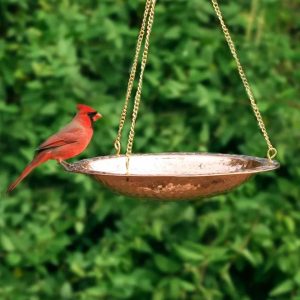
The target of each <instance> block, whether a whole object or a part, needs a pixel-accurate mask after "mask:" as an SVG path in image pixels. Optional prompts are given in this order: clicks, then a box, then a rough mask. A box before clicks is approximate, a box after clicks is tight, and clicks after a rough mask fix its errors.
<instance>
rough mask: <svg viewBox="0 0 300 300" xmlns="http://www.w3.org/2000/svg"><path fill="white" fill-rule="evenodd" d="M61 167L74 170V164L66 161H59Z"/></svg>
mask: <svg viewBox="0 0 300 300" xmlns="http://www.w3.org/2000/svg"><path fill="white" fill-rule="evenodd" d="M57 162H58V163H59V164H60V165H62V166H63V167H64V168H65V169H67V170H69V169H71V168H72V164H70V163H68V162H66V161H64V160H58V161H57Z"/></svg>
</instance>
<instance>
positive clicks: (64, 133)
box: [36, 126, 82, 152]
mask: <svg viewBox="0 0 300 300" xmlns="http://www.w3.org/2000/svg"><path fill="white" fill-rule="evenodd" d="M81 133H82V128H80V127H77V128H76V127H75V128H74V127H73V126H72V127H71V126H66V127H65V128H63V129H62V130H60V131H59V132H57V133H56V134H54V135H52V136H50V137H49V138H48V139H47V140H46V141H45V142H43V143H42V144H41V145H39V146H38V148H37V149H36V151H38V152H41V151H44V150H49V149H53V148H57V147H61V146H64V145H68V144H74V143H77V142H78V136H80V134H81Z"/></svg>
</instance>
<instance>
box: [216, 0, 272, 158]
mask: <svg viewBox="0 0 300 300" xmlns="http://www.w3.org/2000/svg"><path fill="white" fill-rule="evenodd" d="M211 2H212V5H213V8H214V10H215V12H216V15H217V17H218V19H219V21H220V24H221V28H222V30H223V33H224V36H225V39H226V41H227V44H228V46H229V49H230V52H231V54H232V56H233V58H234V60H235V62H236V65H237V69H238V72H239V75H240V77H241V79H242V82H243V85H244V87H245V90H246V93H247V95H248V97H249V100H250V103H251V106H252V109H253V112H254V115H255V117H256V120H257V123H258V126H259V128H260V129H261V132H262V134H263V136H264V139H265V141H266V143H267V145H268V152H267V157H268V159H269V160H272V159H273V158H274V157H275V156H276V155H277V150H276V148H275V147H273V145H272V143H271V141H270V138H269V135H268V133H267V129H266V126H265V124H264V121H263V119H262V116H261V114H260V111H259V108H258V106H257V104H256V101H255V98H254V95H253V92H252V90H251V87H250V84H249V82H248V79H247V77H246V74H245V72H244V69H243V67H242V64H241V62H240V59H239V57H238V55H237V51H236V48H235V45H234V43H233V40H232V38H231V35H230V33H229V30H228V28H227V26H226V24H225V22H224V19H223V15H222V13H221V10H220V7H219V4H218V1H217V0H211Z"/></svg>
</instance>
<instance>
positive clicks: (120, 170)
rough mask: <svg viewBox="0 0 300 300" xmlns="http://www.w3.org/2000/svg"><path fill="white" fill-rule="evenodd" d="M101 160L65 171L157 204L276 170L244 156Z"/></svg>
mask: <svg viewBox="0 0 300 300" xmlns="http://www.w3.org/2000/svg"><path fill="white" fill-rule="evenodd" d="M125 161H126V157H125V156H124V155H121V156H100V157H95V158H91V159H85V160H81V161H78V162H76V163H74V164H71V165H69V166H65V169H66V170H67V171H69V172H75V173H83V174H88V175H92V176H94V177H95V178H96V180H98V181H99V182H101V183H102V184H103V185H104V186H106V187H108V188H110V189H111V190H113V191H116V192H118V193H120V194H123V195H127V196H131V197H138V198H148V199H158V200H186V199H195V198H201V197H210V196H213V195H216V194H220V193H224V192H227V191H230V190H231V189H233V188H235V187H237V186H239V185H240V184H242V183H243V182H245V181H246V180H248V179H249V178H250V177H251V176H252V175H254V174H256V173H260V172H266V171H271V170H274V169H277V168H278V167H279V163H278V162H276V161H269V160H268V159H265V158H258V157H252V156H244V155H230V154H210V153H158V154H132V155H131V157H130V165H129V174H126V163H125Z"/></svg>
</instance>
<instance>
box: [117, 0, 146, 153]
mask: <svg viewBox="0 0 300 300" xmlns="http://www.w3.org/2000/svg"><path fill="white" fill-rule="evenodd" d="M150 4H151V0H147V1H146V4H145V10H144V16H143V21H142V25H141V29H140V32H139V35H138V39H137V44H136V50H135V55H134V60H133V64H132V67H131V71H130V76H129V80H128V85H127V92H126V98H125V103H124V106H123V110H122V113H121V117H120V123H119V129H118V134H117V138H116V140H115V143H114V146H115V149H116V152H117V155H120V152H121V138H122V130H123V127H124V124H125V120H126V116H127V109H128V104H129V100H130V97H131V92H132V87H133V83H134V79H135V74H136V69H137V65H138V58H139V54H140V51H141V45H142V42H143V38H144V34H145V28H146V23H147V17H148V14H149V8H150Z"/></svg>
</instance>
